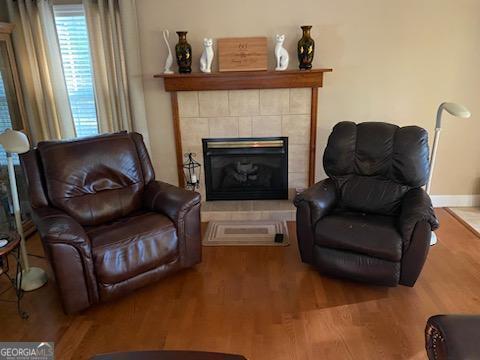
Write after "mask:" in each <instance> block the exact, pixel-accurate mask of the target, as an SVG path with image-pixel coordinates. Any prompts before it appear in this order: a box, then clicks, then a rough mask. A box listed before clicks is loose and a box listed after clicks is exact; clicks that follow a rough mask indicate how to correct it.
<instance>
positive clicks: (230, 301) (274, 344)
mask: <svg viewBox="0 0 480 360" xmlns="http://www.w3.org/2000/svg"><path fill="white" fill-rule="evenodd" d="M437 213H438V216H439V218H440V221H441V228H440V230H439V231H438V233H437V234H438V237H439V243H438V244H437V245H436V246H434V247H432V248H431V251H430V254H429V258H428V260H427V264H426V266H425V268H424V271H423V274H422V275H421V277H420V279H419V280H418V282H417V284H416V286H415V287H414V288H407V287H403V286H399V287H397V288H381V287H374V286H368V285H363V284H356V283H351V282H347V281H342V280H337V279H330V278H326V277H322V276H320V275H319V274H318V273H317V272H316V271H314V270H313V269H312V268H310V267H308V266H306V265H304V264H302V263H301V262H300V260H299V255H298V251H297V247H296V242H295V241H292V245H291V246H289V247H268V248H255V247H237V248H233V247H231V248H229V247H209V248H204V249H203V255H204V258H203V262H202V264H200V265H199V266H197V267H196V268H194V269H191V270H186V271H183V272H181V273H179V274H177V275H174V276H172V277H169V278H167V279H165V280H164V281H162V282H159V283H157V284H154V285H151V286H148V287H146V288H144V289H142V290H140V291H137V292H136V293H134V294H132V295H130V296H127V297H125V298H123V299H120V300H117V301H114V302H110V303H107V304H103V305H98V306H95V307H94V308H92V309H90V310H88V311H86V312H84V313H82V314H80V315H75V316H66V315H64V314H63V312H62V311H61V307H60V303H59V299H58V297H57V294H56V291H55V284H54V282H53V280H50V282H49V283H48V285H47V286H45V287H44V288H42V289H40V290H37V291H35V292H31V293H27V294H26V295H25V297H24V303H23V304H24V307H25V309H26V310H27V311H28V312H29V313H30V319H29V320H27V321H23V320H21V319H20V318H19V317H18V316H17V314H16V309H15V307H14V305H13V304H7V303H0V340H2V341H7V340H9V341H15V340H16V341H28V340H31V341H55V346H56V355H57V358H58V359H61V360H67V359H87V358H89V357H90V356H92V355H94V354H97V353H103V352H110V351H125V350H137V349H163V348H165V349H192V350H205V351H220V352H230V353H240V354H243V355H245V356H246V357H247V358H248V359H249V360H262V359H275V360H291V359H297V360H304V359H311V360H313V359H316V360H317V359H425V358H426V355H425V352H424V338H423V330H424V327H425V323H426V320H427V318H428V317H429V316H430V315H433V314H437V313H480V239H479V238H478V237H476V236H475V235H474V234H473V233H471V232H470V231H469V230H468V229H467V228H465V227H464V226H463V225H462V224H461V223H459V222H458V221H457V220H456V219H455V218H453V217H452V216H451V215H450V214H448V213H447V212H446V211H444V210H442V209H439V210H438V211H437ZM289 230H290V233H291V234H292V235H293V234H294V231H295V224H294V223H291V224H289ZM292 237H293V240H295V239H294V236H292ZM28 247H29V251H30V253H40V252H41V250H40V245H39V239H38V238H34V239H32V240H30V241H29V242H28ZM32 262H35V263H36V264H42V266H43V267H44V268H48V266H47V265H46V262H45V261H44V260H41V259H33V258H32ZM4 285H6V284H5V282H1V283H0V288H1V287H2V286H4ZM5 295H8V296H10V298H13V292H9V293H8V294H4V296H5Z"/></svg>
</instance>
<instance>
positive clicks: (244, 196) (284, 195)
mask: <svg viewBox="0 0 480 360" xmlns="http://www.w3.org/2000/svg"><path fill="white" fill-rule="evenodd" d="M279 140H280V141H282V142H283V144H282V146H281V147H280V146H272V147H268V146H262V147H255V146H252V147H247V148H246V147H237V148H235V147H230V146H229V147H218V148H209V147H208V144H209V143H215V142H217V143H219V142H225V143H232V142H239V143H240V142H264V141H279ZM202 146H203V161H204V171H205V176H204V178H205V190H206V200H207V201H211V200H272V199H288V137H286V136H278V137H249V138H245V137H243V138H207V139H202ZM220 152H221V154H220ZM251 154H262V155H268V154H278V155H281V163H282V168H283V169H285V170H284V171H283V174H282V182H283V184H284V186H283V188H282V189H281V190H275V189H272V190H271V191H265V190H263V191H257V190H255V191H243V192H238V191H232V192H225V191H224V192H221V193H220V192H215V191H214V190H213V184H212V177H211V174H210V173H209V172H210V171H211V159H212V156H216V155H221V156H225V155H234V156H235V155H239V156H241V155H251Z"/></svg>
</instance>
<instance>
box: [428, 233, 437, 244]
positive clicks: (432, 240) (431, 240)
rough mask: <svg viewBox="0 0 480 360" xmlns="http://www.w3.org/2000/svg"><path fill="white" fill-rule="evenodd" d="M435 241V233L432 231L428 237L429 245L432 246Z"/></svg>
mask: <svg viewBox="0 0 480 360" xmlns="http://www.w3.org/2000/svg"><path fill="white" fill-rule="evenodd" d="M436 243H437V235H435V232H434V231H432V236H431V237H430V246H433V245H435V244H436Z"/></svg>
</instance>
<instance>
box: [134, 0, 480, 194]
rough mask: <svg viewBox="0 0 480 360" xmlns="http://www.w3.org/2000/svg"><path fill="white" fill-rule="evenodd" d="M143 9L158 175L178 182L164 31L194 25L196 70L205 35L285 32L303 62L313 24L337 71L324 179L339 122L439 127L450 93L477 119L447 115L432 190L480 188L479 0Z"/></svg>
mask: <svg viewBox="0 0 480 360" xmlns="http://www.w3.org/2000/svg"><path fill="white" fill-rule="evenodd" d="M137 6H138V17H139V30H140V36H139V37H140V47H141V56H142V67H143V75H144V86H145V101H146V110H147V116H148V127H149V132H150V139H151V145H152V157H153V160H154V163H155V168H156V171H157V177H159V178H161V179H164V180H166V181H170V182H173V183H175V182H176V168H175V164H176V162H175V155H174V154H175V153H174V140H173V127H172V120H171V109H170V98H169V95H168V94H167V93H165V92H164V90H163V84H162V81H161V80H154V79H152V76H153V74H155V73H159V72H161V71H162V68H163V62H164V58H165V54H166V50H165V47H164V44H163V39H162V36H161V31H162V29H164V28H168V29H170V30H171V31H172V32H173V31H174V30H188V31H189V34H188V40H189V42H190V43H191V44H192V46H193V51H194V64H195V67H194V70H197V71H198V64H197V63H198V58H199V56H200V53H201V40H202V39H203V37H207V36H208V37H213V38H219V37H228V36H254V35H265V36H268V37H269V38H272V37H273V36H274V35H275V33H285V34H286V36H287V40H286V47H287V48H288V50H289V52H290V57H291V64H290V67H291V68H295V67H296V66H297V61H296V56H295V46H296V42H297V41H298V39H299V37H300V33H301V32H300V30H299V25H302V24H311V25H313V30H312V36H313V37H314V39H315V41H316V55H315V63H314V66H315V67H332V68H333V69H334V72H333V73H331V74H327V75H326V78H325V87H324V88H323V89H321V91H320V95H319V110H318V119H319V126H318V140H319V143H318V144H319V148H318V153H317V165H318V166H317V178H318V179H320V178H322V177H323V176H324V173H323V169H322V165H321V157H322V154H323V148H324V146H325V142H326V139H327V137H328V134H329V132H330V129H331V128H332V126H333V125H334V124H335V123H337V122H338V121H342V120H353V121H357V122H361V121H368V120H378V121H387V122H393V123H396V124H399V125H411V124H415V125H419V126H422V127H425V128H426V129H427V130H428V131H430V132H432V131H433V127H434V117H435V112H436V108H437V106H438V104H439V103H440V102H442V101H444V100H448V101H457V102H461V103H464V104H466V105H467V106H468V107H469V108H470V110H471V111H472V113H473V116H472V118H471V119H469V120H463V119H454V118H452V117H451V116H449V115H447V116H445V118H444V131H443V132H442V139H441V140H442V141H441V143H440V150H439V159H438V167H437V169H436V172H435V179H434V180H435V181H434V184H433V193H434V194H449V195H458V194H479V193H480V159H479V155H480V15H479V14H480V1H478V0H388V1H385V0H363V1H358V0H339V1H330V0H328V1H327V0H311V1H282V0H276V1H273V0H268V1H258V0H257V1H256V0H241V1H239V0H237V1H229V0H210V1H206V0H203V1H200V0H196V1H194V0H190V1H188V0H185V1H178V0H162V1H158V0H137ZM174 35H175V34H174ZM171 40H172V41H171V43H172V44H174V43H176V35H175V36H171ZM271 43H272V41H270V47H272V44H271ZM273 62H274V60H273V54H272V57H271V59H270V66H271V67H272V66H273Z"/></svg>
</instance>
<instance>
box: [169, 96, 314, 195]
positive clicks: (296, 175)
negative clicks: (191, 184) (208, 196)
mask: <svg viewBox="0 0 480 360" xmlns="http://www.w3.org/2000/svg"><path fill="white" fill-rule="evenodd" d="M310 99H311V89H310V88H292V89H259V90H218V91H180V92H178V111H179V120H180V131H181V134H182V139H181V143H182V149H183V152H184V153H188V152H193V153H196V159H197V161H199V162H200V163H203V152H202V139H203V138H237V137H269V136H287V137H288V139H289V140H288V141H289V153H288V158H289V166H288V182H289V194H290V198H291V197H292V196H293V194H294V189H295V188H298V187H306V186H307V183H308V151H309V131H310ZM204 179H205V177H204V173H203V167H202V174H201V185H200V190H199V191H200V193H201V194H202V197H203V198H205V182H204Z"/></svg>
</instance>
